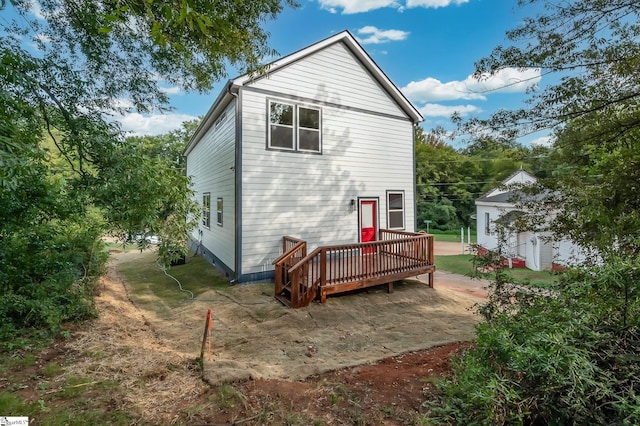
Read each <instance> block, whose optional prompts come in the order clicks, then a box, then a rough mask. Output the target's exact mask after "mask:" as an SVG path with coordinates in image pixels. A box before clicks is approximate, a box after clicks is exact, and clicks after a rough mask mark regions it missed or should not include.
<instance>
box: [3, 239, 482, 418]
mask: <svg viewBox="0 0 640 426" xmlns="http://www.w3.org/2000/svg"><path fill="white" fill-rule="evenodd" d="M150 255H151V256H152V254H149V253H142V254H141V253H139V252H136V251H132V252H125V253H118V254H115V255H114V256H113V260H112V263H111V265H110V268H109V273H108V275H107V276H105V277H103V278H102V280H101V282H100V286H99V294H98V295H97V296H96V307H97V309H98V311H99V313H100V316H99V318H98V319H96V320H95V321H92V322H91V323H90V324H87V325H85V326H82V327H79V328H74V329H72V330H69V331H70V334H71V338H68V339H66V340H60V341H58V342H56V343H55V344H54V345H53V346H52V347H51V348H49V349H47V350H45V351H44V352H42V353H41V354H40V355H39V357H38V360H37V362H36V364H35V365H34V366H31V367H29V368H25V369H24V370H21V371H19V372H13V373H12V376H11V377H10V378H1V379H2V380H3V381H1V382H0V384H2V385H3V386H2V387H3V388H6V386H4V384H6V383H20V384H21V385H20V394H21V395H22V396H23V397H25V398H27V399H28V400H32V401H34V402H35V401H43V403H45V404H47V406H49V407H54V406H56V405H63V404H71V402H70V400H69V399H65V398H61V397H60V396H61V395H62V394H63V393H64V394H65V395H66V392H67V391H68V390H69V389H71V390H75V389H77V390H82V391H83V392H82V398H83V404H84V406H85V408H87V407H92V408H94V409H100V410H107V411H109V412H112V411H113V412H116V411H119V412H124V413H128V415H129V416H131V418H133V419H137V420H135V422H136V423H139V424H300V425H306V424H314V423H315V424H327V425H332V424H388V425H395V424H413V423H417V422H419V419H420V416H421V413H423V412H424V411H425V410H426V409H427V408H426V407H424V406H422V402H423V401H424V400H426V399H429V398H430V397H431V394H432V393H433V390H434V389H433V385H432V382H433V380H435V379H436V378H439V377H442V376H445V375H447V374H448V372H449V359H450V356H451V354H452V353H456V352H457V351H459V350H460V348H461V347H464V346H465V345H466V344H465V343H461V342H463V341H466V340H469V339H471V338H472V337H473V327H474V324H475V323H476V322H477V321H478V318H477V317H476V315H475V314H473V313H472V312H471V311H470V310H469V309H468V308H469V307H471V306H472V305H474V304H475V303H476V302H477V301H479V300H481V299H479V298H477V297H474V296H472V295H469V294H467V293H466V292H464V291H454V290H449V289H446V288H444V287H445V286H442V288H438V284H437V283H436V288H435V289H430V288H428V287H427V286H426V285H425V284H424V283H423V282H420V281H419V280H408V281H406V282H404V283H402V284H400V285H396V286H395V292H394V293H392V294H387V293H386V291H385V289H384V288H380V289H372V290H370V291H368V292H360V293H356V294H351V295H346V296H340V297H333V298H329V300H328V303H326V304H313V305H312V306H310V307H309V308H307V309H301V310H291V309H289V308H285V307H283V306H281V305H280V304H279V303H278V302H276V301H275V300H274V299H273V297H272V294H273V290H272V286H270V285H242V286H235V287H231V288H229V291H228V292H227V291H225V292H224V293H221V292H217V291H210V292H206V293H204V294H201V295H200V296H199V297H198V299H197V300H195V301H189V302H185V303H183V304H181V306H179V307H177V308H173V309H164V310H163V311H162V315H159V314H158V311H149V310H144V309H141V308H140V307H137V306H136V305H135V304H134V303H132V301H131V298H132V295H131V294H129V293H128V290H127V285H126V283H124V282H123V281H122V279H121V277H120V276H119V275H118V273H117V266H118V262H121V261H123V259H127V260H132V259H133V260H139V261H145V259H147V257H146V256H150ZM269 289H271V290H270V291H269ZM145 297H152V296H145ZM154 302H155V301H154ZM157 303H159V304H161V303H162V301H161V300H157ZM209 308H211V309H212V310H213V312H214V326H213V332H212V337H213V340H212V350H211V360H210V361H208V360H205V365H204V372H203V371H201V370H200V368H199V365H198V363H197V360H196V358H197V357H198V356H199V353H200V345H201V338H202V333H203V327H204V318H205V313H206V310H207V309H209ZM205 358H208V356H207V355H205ZM51 364H58V365H60V366H62V368H63V369H64V372H63V373H62V374H60V375H56V376H55V377H50V378H47V380H46V383H47V386H46V387H43V384H42V383H43V375H44V373H43V371H44V370H45V367H46V366H47V365H51ZM203 373H204V377H205V379H206V381H207V382H208V383H207V382H205V381H203V380H202V374H203ZM71 377H73V378H76V382H73V383H77V384H73V385H69V383H70V382H69V378H71ZM78 378H80V379H78ZM245 379H253V380H245ZM229 383H231V384H229ZM83 409H84V408H78V409H77V414H76V415H77V416H79V417H78V418H82V415H83V412H82V410H83ZM87 409H88V408H87ZM35 424H38V422H37V419H36V423H35ZM40 424H43V423H40ZM122 424H124V423H122Z"/></svg>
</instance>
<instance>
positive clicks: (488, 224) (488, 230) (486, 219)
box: [484, 212, 491, 235]
mask: <svg viewBox="0 0 640 426" xmlns="http://www.w3.org/2000/svg"><path fill="white" fill-rule="evenodd" d="M490 219H491V217H490V215H489V212H484V235H489V234H491V220H490Z"/></svg>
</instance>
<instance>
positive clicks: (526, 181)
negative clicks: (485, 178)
mask: <svg viewBox="0 0 640 426" xmlns="http://www.w3.org/2000/svg"><path fill="white" fill-rule="evenodd" d="M535 182H536V178H535V177H534V176H532V175H531V174H529V173H527V172H526V171H524V170H522V169H521V170H518V171H517V172H515V173H514V174H512V175H511V176H509V177H508V178H507V179H505V180H504V181H503V182H502V184H501V185H500V186H499V187H498V188H495V189H493V190H491V191H489V192H488V193H487V194H486V195H484V196H483V197H481V198H478V199H477V200H476V220H477V241H478V246H479V247H481V249H480V250H482V249H486V250H496V249H497V248H498V241H499V233H498V230H497V229H498V228H501V229H503V230H504V236H503V238H504V240H505V245H504V247H503V248H502V250H503V256H504V257H505V259H507V261H508V262H509V264H510V265H512V266H514V267H518V266H526V267H527V268H529V269H532V270H534V271H542V270H551V269H561V268H562V267H563V266H566V265H569V264H574V263H577V262H580V261H582V260H583V259H584V253H583V251H582V250H580V248H579V247H578V246H577V245H576V244H574V243H573V242H571V241H566V240H563V241H554V240H553V239H552V237H551V234H550V233H548V232H539V231H519V230H518V229H517V228H518V227H517V226H510V225H513V224H514V223H515V222H516V221H517V220H518V218H519V217H520V216H522V215H526V214H527V213H526V208H523V207H522V206H521V205H518V204H519V203H518V198H522V197H519V196H518V195H519V194H520V195H521V192H519V191H518V188H520V187H522V186H523V185H525V186H526V185H530V184H533V183H535ZM519 201H522V200H519ZM523 210H524V211H523Z"/></svg>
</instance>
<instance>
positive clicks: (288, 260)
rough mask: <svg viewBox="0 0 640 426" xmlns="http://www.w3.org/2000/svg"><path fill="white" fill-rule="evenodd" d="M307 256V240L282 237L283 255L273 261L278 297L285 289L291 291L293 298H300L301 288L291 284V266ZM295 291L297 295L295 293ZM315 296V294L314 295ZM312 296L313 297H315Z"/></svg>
mask: <svg viewBox="0 0 640 426" xmlns="http://www.w3.org/2000/svg"><path fill="white" fill-rule="evenodd" d="M306 256H307V243H306V241H303V240H300V239H298V238H294V237H289V236H284V237H283V238H282V255H281V256H280V257H278V258H277V259H276V260H274V261H273V264H274V266H275V271H274V273H275V296H276V297H278V296H279V295H281V294H282V292H283V291H288V292H290V293H291V300H293V298H294V297H295V298H296V300H297V299H299V298H300V294H299V293H300V291H299V288H297V287H296V288H295V289H294V288H293V287H292V286H291V279H290V274H289V268H291V266H293V265H295V264H296V263H298V262H299V261H300V260H301V259H303V258H305V257H306ZM294 293H295V295H294ZM305 296H306V295H305ZM313 297H315V295H314V296H313ZM313 297H312V299H313Z"/></svg>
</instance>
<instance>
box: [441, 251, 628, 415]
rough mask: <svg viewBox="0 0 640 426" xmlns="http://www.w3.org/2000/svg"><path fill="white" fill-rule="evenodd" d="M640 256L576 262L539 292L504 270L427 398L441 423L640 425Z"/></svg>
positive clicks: (497, 275) (498, 275) (497, 274)
mask: <svg viewBox="0 0 640 426" xmlns="http://www.w3.org/2000/svg"><path fill="white" fill-rule="evenodd" d="M494 260H495V259H489V262H490V263H491V264H494ZM638 261H639V259H637V258H633V259H629V260H620V259H618V261H615V262H611V263H609V264H606V265H603V266H599V267H594V268H593V269H589V270H582V271H578V270H576V271H572V272H571V273H568V274H566V275H565V276H564V277H563V279H562V280H561V283H560V284H559V286H558V287H557V288H555V289H553V290H548V291H546V292H542V293H540V292H535V291H532V290H530V289H523V288H522V286H519V285H513V284H512V283H511V282H510V279H509V276H508V274H506V273H505V271H500V270H498V271H497V273H496V281H495V282H494V283H493V285H492V288H491V290H492V291H491V296H490V299H489V301H488V302H487V303H486V304H484V305H483V306H482V308H481V309H480V312H481V314H482V315H483V316H484V318H485V321H484V322H483V323H481V324H480V325H479V326H478V327H477V329H476V332H477V338H476V341H475V344H474V346H472V347H471V348H470V349H469V350H468V351H467V352H465V353H464V354H463V355H461V356H460V357H459V358H458V359H456V360H455V362H454V365H453V370H454V376H453V377H452V378H451V379H449V380H445V381H443V382H442V383H441V384H440V386H441V387H440V388H441V390H442V399H441V400H439V401H432V402H431V403H430V404H431V405H432V407H433V412H432V415H433V416H434V417H435V418H437V419H438V420H439V421H438V423H444V424H526V425H533V424H602V425H605V424H606V425H610V424H620V425H625V424H628V425H632V424H638V423H639V422H640V409H639V407H640V380H639V379H638V376H637V365H638V364H637V363H638V355H637V348H638V345H639V344H640V286H639V283H640V276H639V272H640V270H639V269H638V266H637V265H638ZM594 277H595V279H594ZM549 291H553V294H550V293H549ZM620 293H622V294H625V295H626V297H624V298H620V297H619V294H620Z"/></svg>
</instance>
